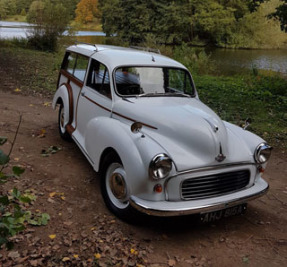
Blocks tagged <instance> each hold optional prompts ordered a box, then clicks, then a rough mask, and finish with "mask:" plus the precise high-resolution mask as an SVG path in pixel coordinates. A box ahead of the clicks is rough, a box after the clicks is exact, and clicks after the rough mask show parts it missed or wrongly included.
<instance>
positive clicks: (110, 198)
mask: <svg viewBox="0 0 287 267" xmlns="http://www.w3.org/2000/svg"><path fill="white" fill-rule="evenodd" d="M101 190H102V195H103V199H104V201H105V204H106V206H107V207H108V208H109V210H110V211H111V212H113V213H114V214H115V215H116V216H117V217H119V218H120V219H122V220H124V221H126V222H129V223H135V222H137V219H138V217H139V215H140V214H139V213H138V212H137V211H136V210H135V209H134V208H133V207H132V206H131V205H130V203H129V191H128V186H127V180H126V172H125V169H124V167H123V164H122V163H121V160H120V159H119V157H117V156H115V155H112V156H110V157H109V160H108V161H107V162H106V164H105V166H104V171H103V173H102V180H101Z"/></svg>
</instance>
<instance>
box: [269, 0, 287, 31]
mask: <svg viewBox="0 0 287 267" xmlns="http://www.w3.org/2000/svg"><path fill="white" fill-rule="evenodd" d="M269 17H270V18H275V19H277V20H279V21H280V25H281V29H282V31H285V32H287V0H281V5H280V6H278V7H277V8H276V11H275V12H273V13H271V14H270V15H269Z"/></svg>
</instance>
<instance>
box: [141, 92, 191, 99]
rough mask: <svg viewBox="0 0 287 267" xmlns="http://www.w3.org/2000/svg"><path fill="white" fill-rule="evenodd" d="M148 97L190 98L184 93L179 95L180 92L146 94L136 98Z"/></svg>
mask: <svg viewBox="0 0 287 267" xmlns="http://www.w3.org/2000/svg"><path fill="white" fill-rule="evenodd" d="M149 96H175V97H182V96H183V97H191V96H190V95H188V94H185V93H180V92H177V93H146V94H140V95H137V96H136V97H137V98H138V97H149Z"/></svg>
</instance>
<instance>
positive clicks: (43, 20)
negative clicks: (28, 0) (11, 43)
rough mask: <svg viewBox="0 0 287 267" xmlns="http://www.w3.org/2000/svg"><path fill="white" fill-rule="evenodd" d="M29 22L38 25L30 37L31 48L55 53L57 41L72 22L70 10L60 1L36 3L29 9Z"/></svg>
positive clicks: (46, 0) (39, 1)
mask: <svg viewBox="0 0 287 267" xmlns="http://www.w3.org/2000/svg"><path fill="white" fill-rule="evenodd" d="M27 21H28V22H31V23H34V24H36V25H37V26H36V27H34V28H33V30H32V31H31V35H30V36H28V44H29V46H32V47H34V48H35V49H38V50H47V51H55V50H56V49H57V39H58V37H59V36H61V35H62V34H63V32H64V31H65V30H66V28H67V25H68V23H69V21H70V16H69V10H68V9H67V8H66V7H65V6H64V4H62V2H61V1H60V0H55V1H53V2H50V1H48V0H45V1H41V0H38V1H34V2H32V4H31V6H30V8H29V12H28V14H27Z"/></svg>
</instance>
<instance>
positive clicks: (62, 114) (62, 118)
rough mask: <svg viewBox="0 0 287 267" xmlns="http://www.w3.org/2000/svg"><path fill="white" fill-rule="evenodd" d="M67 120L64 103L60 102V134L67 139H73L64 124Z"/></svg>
mask: <svg viewBox="0 0 287 267" xmlns="http://www.w3.org/2000/svg"><path fill="white" fill-rule="evenodd" d="M64 122H65V109H64V104H62V103H61V104H60V108H59V115H58V128H59V133H60V136H61V137H62V138H63V139H64V140H66V141H71V136H70V135H69V133H68V132H67V129H66V127H65V126H64Z"/></svg>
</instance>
